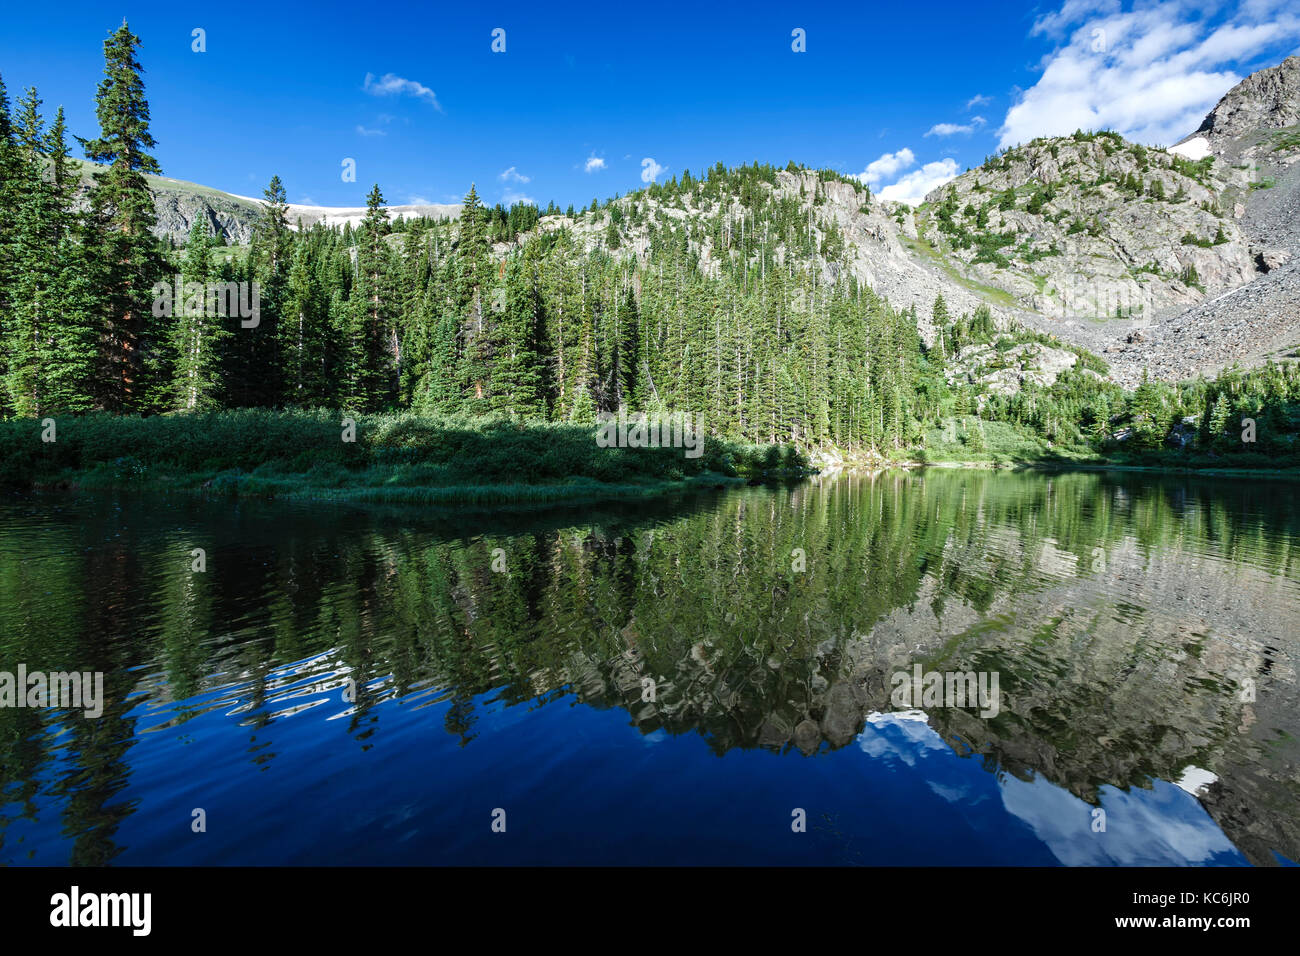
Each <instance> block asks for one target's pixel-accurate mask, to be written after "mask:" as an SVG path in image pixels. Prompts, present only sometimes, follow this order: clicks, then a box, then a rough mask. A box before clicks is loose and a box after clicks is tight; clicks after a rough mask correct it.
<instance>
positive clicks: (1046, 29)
mask: <svg viewBox="0 0 1300 956" xmlns="http://www.w3.org/2000/svg"><path fill="white" fill-rule="evenodd" d="M1113 13H1119V0H1065V3H1064V4H1063V5H1062V6H1061V9H1060V10H1057V11H1055V12H1053V13H1047V14H1044V15H1043V16H1041V17H1039V18H1038V19H1037V20H1035V21H1034V26H1033V29H1032V30H1030V31H1029V33H1030V35H1031V36H1035V35H1039V34H1041V35H1044V36H1049V37H1061V36H1063V35H1064V34H1065V30H1066V28H1067V27H1069V26H1070V24H1072V23H1078V22H1080V21H1082V20H1086V19H1088V18H1089V17H1092V16H1096V15H1109V14H1113Z"/></svg>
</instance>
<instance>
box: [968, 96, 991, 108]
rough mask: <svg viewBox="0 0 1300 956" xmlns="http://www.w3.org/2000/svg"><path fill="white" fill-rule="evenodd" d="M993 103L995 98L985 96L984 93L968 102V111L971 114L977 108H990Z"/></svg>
mask: <svg viewBox="0 0 1300 956" xmlns="http://www.w3.org/2000/svg"><path fill="white" fill-rule="evenodd" d="M992 102H993V97H991V96H985V95H984V94H983V93H976V94H975V95H974V96H972V97H971V98H970V99H968V100H967V101H966V111H967V112H970V111H971V110H973V109H975V107H977V106H988V105H989V104H990V103H992Z"/></svg>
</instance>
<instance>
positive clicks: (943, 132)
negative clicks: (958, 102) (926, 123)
mask: <svg viewBox="0 0 1300 956" xmlns="http://www.w3.org/2000/svg"><path fill="white" fill-rule="evenodd" d="M973 132H975V126H974V124H966V125H964V126H963V125H961V124H959V123H936V124H935V125H934V126H931V127H930V129H929V131H928V132H927V133H926V134H925V135H926V136H955V135H956V134H957V133H973Z"/></svg>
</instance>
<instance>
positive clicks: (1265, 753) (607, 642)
mask: <svg viewBox="0 0 1300 956" xmlns="http://www.w3.org/2000/svg"><path fill="white" fill-rule="evenodd" d="M195 548H202V549H204V552H205V560H206V570H205V571H203V572H195V571H193V570H192V567H191V565H192V562H193V560H194V558H193V557H192V556H191V552H192V551H193V549H195ZM494 568H496V569H502V568H503V569H504V570H495V569H494ZM1297 635H1300V510H1298V509H1297V487H1296V486H1295V485H1292V484H1289V483H1282V482H1277V483H1269V482H1250V481H1242V480H1231V481H1215V480H1206V479H1192V478H1181V477H1180V478H1155V477H1150V476H1140V475H1123V476H1116V475H1099V474H1066V475H1043V474H991V473H982V472H956V471H938V470H932V471H928V472H925V473H911V474H906V473H886V474H881V475H875V476H839V477H831V478H819V479H815V480H813V481H808V482H804V483H800V484H797V485H792V486H789V487H778V488H746V489H741V490H735V491H727V492H719V493H716V494H709V495H701V496H697V497H693V498H686V499H678V500H667V501H660V502H655V503H650V504H646V503H641V504H629V505H619V506H602V507H598V508H591V509H575V510H570V511H552V512H548V513H547V514H545V515H542V516H536V515H533V516H520V515H514V516H502V515H496V516H490V517H484V516H459V517H457V516H452V517H447V516H443V517H437V516H428V515H422V514H419V513H415V512H412V511H411V510H392V511H389V510H382V509H364V510H362V509H349V508H344V507H338V506H333V505H329V506H311V505H288V504H282V503H275V502H247V501H241V502H229V501H209V500H201V499H195V498H190V497H168V496H161V495H145V494H126V493H121V494H113V495H102V496H95V495H83V496H76V497H73V496H62V495H54V494H48V495H38V496H33V497H26V498H9V499H5V500H4V501H3V503H0V671H8V672H14V671H16V669H17V667H18V665H19V664H24V665H25V666H26V668H27V669H28V671H44V672H54V671H69V670H78V671H102V672H103V673H104V674H105V697H106V700H105V704H104V713H103V716H102V717H100V718H98V719H87V718H85V717H83V716H81V715H80V714H79V713H74V712H69V711H62V710H53V709H40V708H16V707H11V708H4V709H0V785H2V787H3V789H2V791H0V863H10V864H22V863H37V864H65V863H75V864H103V863H115V864H196V863H208V864H245V863H251V864H262V863H266V864H270V863H326V864H331V863H444V862H445V863H506V862H509V863H519V862H524V863H531V862H536V863H794V864H803V863H831V864H1057V863H1062V864H1155V863H1176V864H1228V865H1233V864H1238V865H1239V864H1246V863H1255V864H1266V865H1275V864H1278V863H1287V862H1289V861H1292V860H1296V859H1300V746H1297V736H1300V707H1298V706H1297V704H1298V703H1300V700H1298V699H1297V698H1298V697H1300V694H1298V693H1297V677H1296V664H1297V641H1298V640H1300V638H1298V637H1297ZM916 665H920V667H921V669H922V671H924V672H929V671H938V672H943V673H949V672H968V671H969V672H981V673H985V674H996V675H997V676H998V679H999V691H1000V693H999V698H998V705H999V706H998V708H997V713H996V714H995V715H991V716H990V715H986V716H981V713H980V710H979V708H978V707H970V706H968V707H953V706H942V705H938V706H934V705H933V704H934V702H928V703H930V704H931V706H926V703H927V702H924V701H915V702H910V703H908V705H907V706H902V705H901V704H900V702H899V701H898V700H897V699H896V698H893V697H892V694H893V692H894V688H895V682H894V680H893V675H894V674H896V673H898V672H907V673H909V674H910V673H912V672H913V668H914V667H915V666H916ZM351 688H355V693H351V692H350V689H351ZM651 691H653V693H651ZM197 809H201V810H202V811H203V813H204V816H205V818H206V830H205V831H204V832H195V830H194V827H193V826H192V822H193V820H194V819H195V817H194V812H195V811H196V810H197ZM498 810H499V811H504V818H505V821H506V831H505V832H504V833H497V832H493V830H492V822H493V818H494V812H495V811H498ZM796 810H802V811H804V812H805V813H806V818H807V828H806V832H803V833H799V832H794V830H793V829H792V822H793V821H794V820H795V811H796ZM1098 811H1102V813H1098ZM496 815H497V817H500V816H501V814H500V813H497V814H496ZM1103 824H1104V829H1101V828H1100V827H1101V826H1102V825H1103Z"/></svg>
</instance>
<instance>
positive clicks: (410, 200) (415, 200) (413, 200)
mask: <svg viewBox="0 0 1300 956" xmlns="http://www.w3.org/2000/svg"><path fill="white" fill-rule="evenodd" d="M406 204H407V205H408V206H434V205H437V203H432V202H430V201H429V200H427V199H425V198H424V197H423V196H407V197H406Z"/></svg>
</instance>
